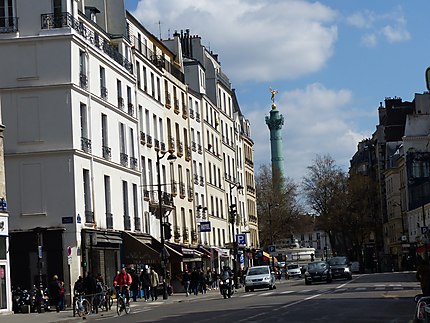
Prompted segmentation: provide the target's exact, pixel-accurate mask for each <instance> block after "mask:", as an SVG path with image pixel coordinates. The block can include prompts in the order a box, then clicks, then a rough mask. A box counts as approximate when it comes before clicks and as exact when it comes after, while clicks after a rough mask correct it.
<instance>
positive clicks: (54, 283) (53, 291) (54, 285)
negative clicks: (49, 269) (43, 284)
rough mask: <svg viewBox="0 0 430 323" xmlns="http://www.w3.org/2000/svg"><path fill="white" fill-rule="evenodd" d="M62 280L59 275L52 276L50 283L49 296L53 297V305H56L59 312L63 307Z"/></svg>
mask: <svg viewBox="0 0 430 323" xmlns="http://www.w3.org/2000/svg"><path fill="white" fill-rule="evenodd" d="M60 291H61V282H60V281H59V280H58V276H57V275H54V276H52V280H51V281H50V283H49V297H50V298H51V302H52V305H54V306H55V310H56V311H57V312H59V311H60V307H61V303H60V302H61V297H60V296H61V295H60Z"/></svg>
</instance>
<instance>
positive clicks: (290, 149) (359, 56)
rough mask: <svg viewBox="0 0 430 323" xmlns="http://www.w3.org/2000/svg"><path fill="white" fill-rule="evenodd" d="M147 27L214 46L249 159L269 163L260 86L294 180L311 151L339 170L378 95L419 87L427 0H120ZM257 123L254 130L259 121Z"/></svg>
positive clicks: (372, 119)
mask: <svg viewBox="0 0 430 323" xmlns="http://www.w3.org/2000/svg"><path fill="white" fill-rule="evenodd" d="M125 3H126V8H127V10H129V11H130V12H131V13H132V14H133V15H134V16H135V17H136V18H138V19H139V20H140V21H141V23H142V24H143V25H144V26H145V27H146V28H147V29H148V30H149V31H151V32H152V33H153V34H154V35H156V36H159V34H160V29H159V25H158V24H157V22H158V21H160V22H161V37H162V38H163V39H165V38H168V37H169V36H171V35H172V34H173V33H174V31H175V30H178V31H180V30H185V29H187V28H188V29H190V33H191V34H192V35H199V36H201V37H202V43H203V44H204V45H205V46H206V47H207V48H210V50H212V51H213V52H214V53H217V54H218V55H219V60H220V62H221V66H222V68H223V71H224V72H225V73H226V74H227V75H228V76H229V78H230V81H231V82H232V86H233V88H235V89H236V93H237V96H238V100H239V104H240V106H241V109H242V111H243V112H244V114H245V115H246V117H247V118H248V119H249V120H250V121H251V131H252V138H253V139H254V142H255V164H256V169H257V170H258V168H259V166H260V165H262V164H266V165H270V140H269V130H268V129H267V126H266V125H265V121H264V118H265V116H266V115H268V114H269V111H270V105H271V101H270V92H269V87H272V88H274V89H276V90H278V91H279V93H278V94H277V96H276V104H277V107H278V109H279V110H280V111H281V113H282V114H283V115H284V119H285V122H284V127H283V145H284V147H285V150H284V158H285V170H286V175H287V176H288V177H291V178H292V179H294V180H295V181H297V182H299V181H300V180H301V178H302V177H303V176H304V175H305V174H306V171H307V169H306V167H307V166H309V165H311V164H312V163H313V160H314V159H315V156H316V154H319V155H324V154H329V155H330V156H332V157H333V158H334V160H336V163H337V164H338V165H339V166H340V167H342V168H343V169H344V170H345V171H347V170H348V167H349V160H350V159H351V157H352V156H353V154H354V152H355V151H356V147H357V144H358V142H359V141H360V140H362V139H364V138H367V137H370V136H371V134H372V133H373V132H374V131H375V129H376V125H377V123H378V111H377V108H378V106H379V102H382V101H384V99H385V98H386V97H395V96H397V97H401V98H402V99H403V100H406V101H411V100H413V98H414V93H422V92H423V91H425V90H426V88H425V79H424V72H425V69H426V68H427V67H428V66H430V55H429V54H430V50H429V49H430V45H429V44H430V42H429V31H430V19H429V18H428V16H429V12H430V1H428V0H413V1H396V0H358V1H357V0H331V1H320V2H311V1H304V0H217V1H213V0H199V1H196V0H140V1H139V0H125ZM263 129H264V130H263Z"/></svg>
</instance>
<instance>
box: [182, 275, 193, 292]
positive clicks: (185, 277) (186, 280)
mask: <svg viewBox="0 0 430 323" xmlns="http://www.w3.org/2000/svg"><path fill="white" fill-rule="evenodd" d="M190 283H191V277H190V274H189V273H188V270H186V269H185V270H184V273H183V274H182V285H184V289H185V294H186V295H187V296H188V295H189V294H190Z"/></svg>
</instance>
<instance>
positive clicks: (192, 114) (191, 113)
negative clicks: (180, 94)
mask: <svg viewBox="0 0 430 323" xmlns="http://www.w3.org/2000/svg"><path fill="white" fill-rule="evenodd" d="M190 118H191V119H194V110H193V109H190Z"/></svg>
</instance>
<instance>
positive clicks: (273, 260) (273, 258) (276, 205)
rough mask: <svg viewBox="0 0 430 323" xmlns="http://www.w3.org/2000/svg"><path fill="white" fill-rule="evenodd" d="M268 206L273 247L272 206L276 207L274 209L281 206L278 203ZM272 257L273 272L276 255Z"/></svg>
mask: <svg viewBox="0 0 430 323" xmlns="http://www.w3.org/2000/svg"><path fill="white" fill-rule="evenodd" d="M267 206H268V208H269V229H270V245H272V246H273V227H272V212H271V211H270V210H271V207H272V206H274V207H278V206H279V204H278V203H276V204H273V203H267ZM271 256H272V269H273V270H275V256H274V255H271Z"/></svg>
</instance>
